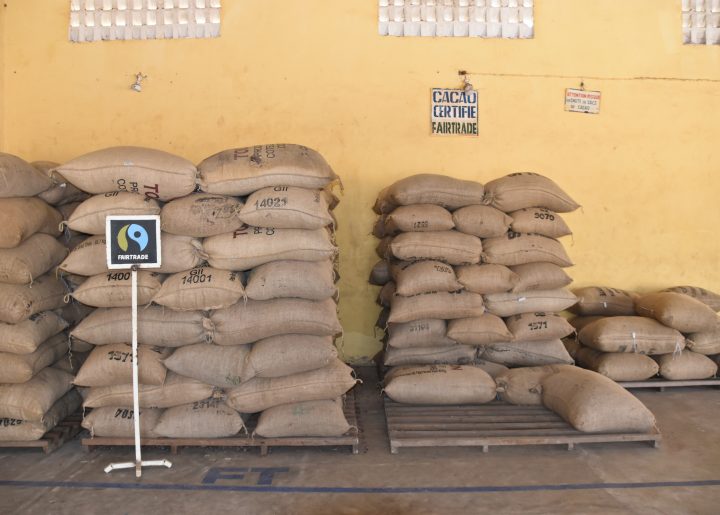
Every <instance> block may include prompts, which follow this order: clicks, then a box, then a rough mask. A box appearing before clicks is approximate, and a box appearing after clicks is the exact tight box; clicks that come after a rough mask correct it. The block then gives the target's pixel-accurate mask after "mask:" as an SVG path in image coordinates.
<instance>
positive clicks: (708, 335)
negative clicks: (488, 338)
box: [0, 327, 720, 356]
mask: <svg viewBox="0 0 720 515" xmlns="http://www.w3.org/2000/svg"><path fill="white" fill-rule="evenodd" d="M0 330H2V329H0ZM685 344H686V345H687V348H688V349H690V350H691V351H693V352H697V353H698V354H704V355H706V356H710V355H713V354H720V327H715V329H712V330H710V331H704V332H701V333H690V334H688V335H686V338H685ZM0 348H2V343H0Z"/></svg>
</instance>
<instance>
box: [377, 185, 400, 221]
mask: <svg viewBox="0 0 720 515" xmlns="http://www.w3.org/2000/svg"><path fill="white" fill-rule="evenodd" d="M389 189H390V188H383V189H382V190H380V193H378V196H377V198H376V199H375V204H373V211H375V213H377V214H378V215H384V214H388V213H390V212H391V211H392V210H393V209H395V208H396V207H398V206H397V205H395V204H393V203H392V201H391V200H390V199H389V197H388V190H389Z"/></svg>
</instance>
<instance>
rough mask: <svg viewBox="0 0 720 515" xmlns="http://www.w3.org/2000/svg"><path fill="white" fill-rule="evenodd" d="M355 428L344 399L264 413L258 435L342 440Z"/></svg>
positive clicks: (298, 403)
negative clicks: (345, 408)
mask: <svg viewBox="0 0 720 515" xmlns="http://www.w3.org/2000/svg"><path fill="white" fill-rule="evenodd" d="M350 429H351V427H350V424H348V422H347V419H346V418H345V414H344V413H343V401H342V399H333V400H322V401H307V402H294V403H292V404H283V405H280V406H273V407H272V408H268V409H266V410H265V411H263V412H262V413H260V418H259V419H258V424H257V427H256V428H255V434H257V435H258V436H262V437H264V438H282V437H291V436H317V437H320V436H324V437H331V436H342V435H344V434H345V433H347V432H348V431H350Z"/></svg>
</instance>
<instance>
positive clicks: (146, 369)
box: [74, 343, 172, 386]
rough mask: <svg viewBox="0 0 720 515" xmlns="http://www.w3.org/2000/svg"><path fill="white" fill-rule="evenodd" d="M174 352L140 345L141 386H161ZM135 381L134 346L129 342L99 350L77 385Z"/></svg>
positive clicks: (83, 370) (79, 373)
mask: <svg viewBox="0 0 720 515" xmlns="http://www.w3.org/2000/svg"><path fill="white" fill-rule="evenodd" d="M170 352H172V351H171V350H170V349H165V348H160V347H150V346H149V345H139V346H138V365H139V366H138V368H139V376H138V381H139V382H140V384H149V385H161V384H163V383H164V382H165V375H166V374H167V369H166V368H165V365H163V359H164V358H166V357H167V356H168V355H169V353H170ZM128 382H132V347H131V346H130V345H127V344H125V343H116V344H113V345H104V346H102V347H95V348H94V349H93V350H92V352H91V353H90V356H89V357H88V359H87V361H86V362H85V363H83V366H82V367H81V368H80V370H79V371H78V374H77V376H76V377H75V381H74V383H75V384H76V385H77V386H113V385H116V384H123V383H128Z"/></svg>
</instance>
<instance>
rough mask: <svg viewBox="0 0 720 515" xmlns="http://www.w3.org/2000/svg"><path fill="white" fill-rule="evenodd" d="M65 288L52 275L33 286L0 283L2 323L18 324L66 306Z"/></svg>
mask: <svg viewBox="0 0 720 515" xmlns="http://www.w3.org/2000/svg"><path fill="white" fill-rule="evenodd" d="M65 295H66V292H65V287H64V286H63V283H62V282H60V281H59V280H58V279H56V278H55V277H54V276H53V275H51V274H46V275H43V276H41V277H39V278H37V279H35V280H34V281H33V283H32V284H31V285H26V284H5V283H0V322H5V323H7V324H18V323H20V322H22V321H23V320H27V319H28V318H30V317H31V316H33V315H34V314H36V313H40V312H41V311H49V310H52V309H59V308H61V307H63V306H64V305H65V300H64V298H65Z"/></svg>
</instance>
